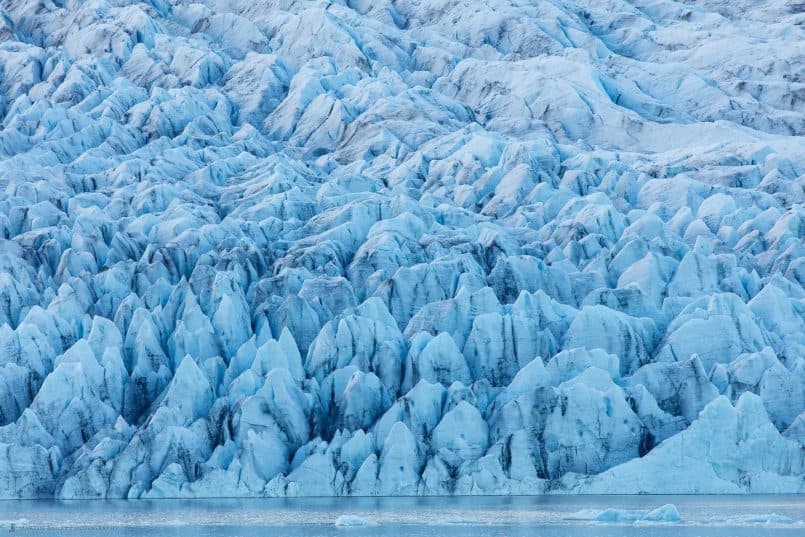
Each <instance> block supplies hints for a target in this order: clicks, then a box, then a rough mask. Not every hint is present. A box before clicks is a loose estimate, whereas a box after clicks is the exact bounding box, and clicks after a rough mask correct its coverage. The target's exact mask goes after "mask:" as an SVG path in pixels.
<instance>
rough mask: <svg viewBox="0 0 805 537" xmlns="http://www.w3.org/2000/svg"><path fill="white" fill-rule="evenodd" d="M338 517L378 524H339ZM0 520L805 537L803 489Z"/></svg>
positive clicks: (316, 530) (9, 514) (182, 507)
mask: <svg viewBox="0 0 805 537" xmlns="http://www.w3.org/2000/svg"><path fill="white" fill-rule="evenodd" d="M669 503H671V504H674V505H676V506H677V508H678V510H679V514H680V516H681V520H680V521H679V522H675V523H641V522H637V523H633V522H616V523H604V522H593V521H589V520H578V519H577V518H579V516H578V515H579V513H581V512H585V513H589V512H591V511H592V512H595V511H600V510H604V509H607V508H613V509H654V508H656V507H659V506H661V505H664V504H669ZM342 515H354V516H358V517H361V518H363V519H364V520H366V521H368V522H370V523H372V524H373V525H372V526H367V527H337V526H336V525H335V522H336V520H337V519H338V517H339V516H342ZM771 515H774V516H771ZM0 520H2V522H0V524H1V526H0V534H8V535H11V534H13V535H21V536H22V535H30V536H31V537H33V536H44V535H49V536H55V535H70V536H87V537H89V536H93V537H94V536H107V535H121V536H123V535H125V536H134V535H137V536H139V535H143V536H154V537H156V536H159V537H202V536H219V535H220V536H227V537H234V536H242V537H247V536H248V537H252V536H261V537H262V536H275V535H276V536H278V537H279V536H282V537H285V536H287V537H330V536H333V537H343V536H349V537H353V536H354V537H368V536H394V537H442V536H443V537H469V536H478V537H493V536H511V537H520V536H522V537H526V536H528V537H533V536H546V537H554V536H570V537H580V536H584V537H594V536H606V537H614V536H624V537H630V536H641V537H648V536H652V537H653V536H660V537H661V536H673V537H692V536H735V537H741V536H749V535H752V536H754V535H758V536H765V535H769V536H778V535H779V536H783V535H786V536H788V535H791V536H794V535H796V536H799V537H803V536H805V496H751V497H747V496H570V497H565V496H536V497H534V496H532V497H462V498H337V499H333V498H299V499H287V500H286V499H248V500H244V499H238V500H235V499H231V500H229V499H227V500H161V501H145V500H136V501H0ZM762 520H766V521H765V522H761V521H762ZM769 520H771V522H769Z"/></svg>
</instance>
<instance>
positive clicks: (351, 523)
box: [335, 515, 377, 528]
mask: <svg viewBox="0 0 805 537" xmlns="http://www.w3.org/2000/svg"><path fill="white" fill-rule="evenodd" d="M376 525H377V524H375V523H374V522H371V521H369V520H366V519H365V518H363V517H359V516H358V515H341V516H340V517H338V518H337V519H336V520H335V527H336V528H350V527H357V526H376Z"/></svg>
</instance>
